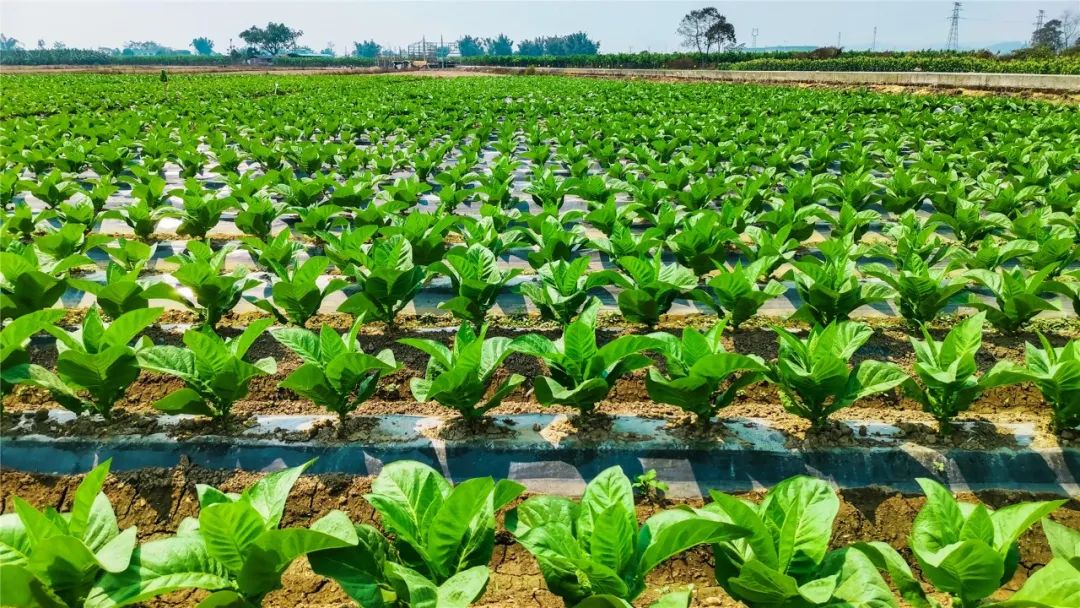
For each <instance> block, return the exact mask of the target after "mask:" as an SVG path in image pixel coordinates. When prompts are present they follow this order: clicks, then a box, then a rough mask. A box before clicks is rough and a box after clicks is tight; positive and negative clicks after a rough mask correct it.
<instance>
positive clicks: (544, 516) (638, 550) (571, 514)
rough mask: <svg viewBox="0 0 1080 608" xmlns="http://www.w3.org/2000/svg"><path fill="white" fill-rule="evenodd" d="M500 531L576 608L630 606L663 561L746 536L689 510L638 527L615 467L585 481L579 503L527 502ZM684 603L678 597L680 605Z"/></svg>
mask: <svg viewBox="0 0 1080 608" xmlns="http://www.w3.org/2000/svg"><path fill="white" fill-rule="evenodd" d="M506 529H507V530H508V531H510V533H511V534H513V535H514V537H515V538H516V539H517V541H518V542H519V543H521V544H522V545H523V546H524V547H525V548H526V549H527V550H528V551H529V553H532V555H533V557H535V558H536V560H537V561H538V562H539V563H540V572H541V574H543V576H544V582H545V583H546V584H547V588H548V591H550V592H552V593H553V594H555V595H557V596H559V597H560V598H562V600H563V601H564V602H565V603H566V605H567V606H579V607H588V606H624V605H629V602H632V601H634V600H635V599H636V598H637V597H638V596H639V595H641V593H642V592H643V591H644V590H645V577H646V575H648V573H649V572H651V571H652V570H653V569H654V568H656V567H657V566H659V565H660V564H662V563H663V562H665V561H667V560H668V559H669V558H672V557H674V556H676V555H679V554H680V553H683V552H684V551H687V550H689V549H691V548H693V547H695V546H698V545H702V544H710V543H719V542H725V541H731V540H734V539H736V538H739V537H742V536H745V535H746V534H747V533H748V532H749V531H748V530H746V529H744V528H741V527H739V526H737V525H732V524H730V523H727V522H723V521H720V519H719V518H716V517H712V516H710V514H708V513H707V512H705V511H702V510H695V509H692V508H690V507H680V508H675V509H668V510H665V511H660V512H658V513H656V514H654V515H653V516H651V517H650V518H649V519H648V520H646V521H645V523H644V525H639V524H638V521H637V511H636V509H635V507H634V490H633V488H632V486H631V484H630V480H629V479H628V478H627V477H626V475H625V474H624V473H623V472H622V470H621V469H619V468H618V467H612V468H609V469H606V470H604V471H602V472H601V473H600V474H599V475H597V476H596V477H595V478H594V479H593V480H592V481H590V482H589V484H588V485H587V486H586V487H585V494H584V495H583V496H582V497H581V501H580V502H574V501H572V500H569V499H566V498H559V497H554V496H537V497H532V498H529V499H528V500H526V501H525V502H523V503H522V504H521V505H519V506H517V507H515V508H514V509H512V510H511V511H510V512H509V513H507V516H506ZM596 596H601V597H599V598H598V597H596ZM602 596H610V597H608V598H604V597H602ZM688 599H689V598H688V597H686V596H685V595H683V594H679V596H678V600H680V601H681V602H682V603H681V605H682V606H685V605H686V601H687V600H688ZM617 600H621V602H618V601H617ZM675 600H676V598H671V600H669V601H672V602H675ZM600 602H605V603H600ZM671 605H680V604H678V603H673V604H671Z"/></svg>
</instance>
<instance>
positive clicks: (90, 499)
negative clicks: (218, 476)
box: [0, 461, 1080, 608]
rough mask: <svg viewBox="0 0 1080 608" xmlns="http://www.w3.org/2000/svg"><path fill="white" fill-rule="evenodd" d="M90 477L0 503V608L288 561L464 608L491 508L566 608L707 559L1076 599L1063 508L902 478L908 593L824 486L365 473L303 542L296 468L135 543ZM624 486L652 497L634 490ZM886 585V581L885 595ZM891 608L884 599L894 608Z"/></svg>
mask: <svg viewBox="0 0 1080 608" xmlns="http://www.w3.org/2000/svg"><path fill="white" fill-rule="evenodd" d="M109 464H110V463H109V462H108V461H106V462H105V463H104V464H102V465H100V466H98V467H97V468H95V469H94V470H93V471H91V472H90V473H89V474H88V475H87V476H86V477H85V478H84V479H83V481H82V482H81V483H80V484H79V487H78V489H77V490H76V492H75V497H74V500H73V501H72V503H71V511H70V512H69V513H59V512H57V511H56V510H55V509H54V508H51V507H50V508H48V509H46V510H44V511H41V510H38V509H36V508H34V507H33V506H32V505H30V504H29V503H27V502H26V501H24V500H22V499H20V498H18V497H15V498H14V499H13V502H14V512H13V513H8V514H5V515H0V534H2V538H0V549H2V550H0V574H2V575H3V580H4V585H3V586H2V587H0V602H2V603H3V604H4V605H11V606H31V605H33V606H42V607H47V608H53V607H66V608H74V607H76V606H78V607H84V608H106V607H118V606H127V605H132V604H135V603H139V602H144V601H147V600H150V599H153V598H155V597H158V596H162V595H166V594H169V593H172V592H175V591H181V590H203V591H204V592H206V593H208V595H205V596H204V599H203V600H202V601H201V602H200V604H199V605H200V606H205V607H209V606H229V607H236V608H239V607H245V606H246V607H251V606H260V605H262V602H263V600H264V598H266V597H267V596H268V595H269V594H270V593H272V592H273V591H275V590H277V589H280V588H282V578H281V577H282V574H283V573H284V571H285V570H286V569H287V568H288V567H289V565H290V564H292V563H293V562H294V561H296V560H299V559H304V558H306V559H307V561H308V562H309V563H310V565H311V568H312V569H313V570H314V571H315V573H316V574H319V575H321V576H324V577H327V578H329V579H331V580H333V581H334V582H335V583H336V584H337V585H338V586H339V587H340V588H341V590H342V592H343V593H344V594H346V595H347V596H348V597H349V598H350V599H352V600H353V601H354V602H356V604H357V605H359V606H362V607H364V608H383V607H408V606H411V607H425V608H464V607H466V606H469V605H471V604H473V603H474V602H477V601H480V600H481V599H482V597H483V594H484V591H485V589H486V587H487V583H488V580H489V579H490V577H491V570H490V567H489V564H490V562H491V559H492V553H493V550H494V546H495V543H496V532H497V529H498V527H499V524H498V522H497V519H496V516H497V515H498V514H499V513H500V512H501V511H502V510H503V509H504V508H505V507H507V506H509V505H510V504H512V503H515V502H517V504H516V506H514V507H513V508H511V509H509V510H508V511H506V513H505V518H504V522H505V523H504V525H503V527H504V528H505V530H506V532H508V533H509V534H510V535H512V536H513V538H514V540H515V541H516V542H517V543H519V544H520V545H522V546H523V547H524V548H525V549H526V550H527V551H528V552H529V553H530V554H532V556H533V557H534V558H535V559H536V561H537V563H538V565H539V567H540V571H541V573H542V574H543V578H544V582H545V584H546V586H547V589H548V591H549V592H551V593H552V594H553V595H555V596H557V597H559V598H560V599H561V600H563V602H564V603H565V605H566V606H568V607H578V608H628V607H630V606H631V603H632V602H634V601H635V600H636V599H637V598H639V597H640V596H641V595H642V594H644V593H645V592H646V590H647V587H648V584H647V576H648V574H649V573H650V572H651V571H653V570H654V569H655V568H656V567H657V566H660V565H661V564H663V563H664V562H666V561H667V560H669V559H672V558H676V557H678V556H680V555H681V554H683V553H685V552H687V551H689V550H691V549H694V548H695V547H699V546H707V547H710V549H711V552H712V560H713V561H714V563H715V579H716V583H717V585H718V586H720V587H721V588H723V589H724V590H725V591H726V592H727V593H728V594H729V595H730V596H732V597H733V598H735V599H738V600H739V601H741V602H743V603H744V604H745V605H747V606H750V607H753V608H756V607H779V606H871V605H872V606H883V607H893V608H899V606H900V605H901V603H900V599H899V598H900V597H902V598H903V601H904V602H905V604H904V605H907V606H914V607H916V608H924V607H926V608H929V607H936V606H940V605H941V604H940V603H939V601H938V600H937V599H936V596H935V594H934V592H936V593H938V594H941V595H943V596H948V597H950V598H951V599H952V605H953V606H960V607H963V608H971V607H975V606H982V607H990V606H993V607H996V608H1006V607H1021V606H1023V607H1032V606H1035V607H1042V608H1067V607H1069V606H1075V605H1076V604H1075V600H1076V599H1077V598H1078V597H1080V551H1078V548H1080V532H1077V531H1076V530H1072V529H1070V528H1068V527H1066V526H1065V525H1062V524H1059V523H1056V522H1054V521H1053V520H1051V519H1049V517H1048V516H1049V515H1050V514H1051V513H1052V512H1053V511H1054V510H1055V509H1057V508H1058V507H1060V506H1061V505H1062V504H1064V503H1065V502H1066V501H1064V500H1055V501H1045V502H1026V503H1016V504H1012V505H1008V506H1006V507H1003V508H1001V509H998V510H996V511H995V510H992V509H990V508H988V507H986V506H985V505H982V504H972V503H961V502H958V501H957V500H956V499H955V498H954V497H953V495H952V494H951V493H950V492H949V490H948V489H947V488H945V487H944V486H942V485H940V484H939V483H937V482H935V481H933V480H930V479H918V480H917V481H918V483H919V485H920V486H921V487H922V489H923V491H924V493H925V495H926V502H925V505H924V506H923V507H922V509H920V511H919V512H918V514H917V515H916V516H915V519H914V522H913V524H912V530H911V534H910V536H909V538H908V542H907V547H908V549H909V550H910V553H911V554H912V556H913V557H914V561H915V563H917V564H918V567H919V569H920V571H921V572H922V576H923V578H924V579H925V581H926V583H927V586H928V587H929V588H930V589H931V592H930V593H928V592H927V590H926V588H925V587H924V584H923V583H922V582H920V580H919V579H917V578H916V577H915V575H914V573H913V572H912V569H911V567H910V566H909V565H908V563H907V562H906V561H905V559H904V557H903V556H902V555H901V554H900V553H899V552H898V551H897V550H896V549H895V548H893V547H892V546H891V545H889V544H886V543H884V542H879V541H871V542H858V543H854V544H850V545H846V546H839V547H836V548H833V547H835V546H836V545H837V542H836V541H835V540H834V539H833V538H832V530H833V523H834V521H835V518H836V515H837V513H838V511H839V506H840V501H839V498H838V497H837V495H836V493H835V491H834V490H833V489H832V488H831V487H830V486H829V485H828V484H827V483H826V482H824V481H822V480H819V479H814V478H811V477H804V476H799V477H792V478H790V479H787V480H785V481H783V482H781V483H779V484H777V485H776V486H775V487H774V488H772V489H771V490H769V492H768V493H766V494H765V496H764V498H763V499H762V500H761V502H760V503H755V502H751V501H748V500H744V499H739V498H736V497H734V496H730V495H728V494H724V493H721V492H717V491H713V492H710V498H711V501H710V502H708V503H707V504H706V505H705V506H704V507H702V508H694V507H690V506H677V507H673V508H668V509H663V510H658V511H656V512H655V513H654V514H653V515H651V516H650V517H649V518H648V519H647V520H646V521H645V522H644V523H639V521H638V516H637V509H636V506H635V496H634V485H635V484H631V481H630V480H629V479H628V478H627V477H626V475H625V474H624V473H623V472H622V471H621V470H620V469H619V468H618V467H613V468H611V469H607V470H605V471H603V472H602V473H600V474H599V475H597V477H596V478H595V479H594V480H592V481H591V482H590V483H589V484H588V486H587V487H586V488H585V492H584V495H583V496H582V497H581V499H580V500H571V499H567V498H562V497H557V496H543V495H540V496H531V497H529V498H527V499H525V500H523V501H518V497H519V496H520V495H521V494H522V492H523V491H524V487H523V486H521V485H519V484H517V483H515V482H513V481H508V480H501V481H498V482H495V481H493V480H492V479H491V478H490V477H487V478H474V479H468V480H465V481H462V482H461V483H459V484H457V485H453V484H451V483H450V482H449V481H447V480H446V479H444V478H443V477H442V476H441V475H440V474H439V473H438V472H437V471H435V470H434V469H432V468H430V467H428V466H426V465H423V464H420V463H417V462H411V461H399V462H394V463H390V464H388V465H386V466H385V467H383V469H382V471H381V472H380V473H379V476H378V477H377V478H376V479H375V481H374V483H373V484H372V486H371V492H370V493H369V494H367V495H365V497H364V498H365V500H366V501H367V502H368V503H369V504H370V505H371V506H372V507H373V508H374V510H375V511H376V513H377V514H378V520H379V524H380V527H379V528H376V527H374V526H372V525H369V524H357V523H354V522H352V521H350V520H349V517H348V516H347V515H346V514H345V513H344V512H342V511H337V510H334V511H330V512H329V513H327V514H325V515H323V516H322V517H320V518H318V519H317V520H315V521H314V522H313V523H312V524H311V525H310V526H309V527H306V528H305V527H283V526H282V518H283V515H284V512H285V506H286V502H287V500H288V495H289V492H290V490H291V488H292V486H293V484H295V483H296V481H297V479H298V478H299V477H300V475H301V473H302V472H303V471H304V469H306V468H307V467H308V466H310V465H311V462H309V463H307V464H304V465H301V466H299V467H294V468H290V469H285V470H283V471H280V472H277V473H272V474H270V475H267V476H266V477H264V478H263V479H261V480H259V481H257V482H255V483H254V484H253V485H252V486H250V487H249V488H247V489H245V490H244V491H243V492H241V493H239V494H233V493H225V492H222V491H220V490H218V489H215V488H213V487H211V486H206V485H198V486H196V490H197V493H198V499H199V512H198V515H197V516H196V517H187V518H185V519H184V520H183V521H182V522H181V523H180V525H179V527H178V529H177V532H176V535H175V536H168V537H165V538H158V539H155V540H151V541H146V542H141V543H140V542H139V541H138V531H137V530H136V528H135V527H130V528H127V529H125V530H123V531H120V529H119V527H118V525H117V517H116V515H115V513H114V511H113V508H112V505H111V504H110V502H109V499H108V498H107V497H106V495H105V494H104V493H103V492H102V491H101V490H102V487H103V486H104V484H105V481H106V476H107V474H108V470H109ZM637 485H638V486H639V487H645V488H655V487H656V486H657V485H660V483H659V482H656V481H655V480H654V479H651V480H650V478H648V477H647V476H642V478H640V479H639V482H638V484H637ZM1036 524H1041V528H1042V530H1043V533H1044V534H1045V536H1046V540H1047V542H1048V543H1049V546H1050V550H1051V552H1052V554H1053V559H1051V560H1050V561H1049V563H1047V564H1046V565H1044V566H1042V567H1041V568H1040V569H1039V570H1037V571H1036V572H1035V573H1034V574H1032V575H1031V576H1030V577H1028V579H1027V580H1026V581H1025V583H1024V584H1023V586H1022V587H1021V588H1020V590H1019V591H1017V592H1015V593H1013V594H1012V596H1011V597H1010V598H1009V599H1006V600H1003V601H995V600H991V599H989V598H990V597H991V596H994V595H997V594H999V593H1000V589H1001V588H1002V587H1003V586H1004V585H1006V584H1007V583H1008V582H1009V581H1010V580H1011V579H1012V578H1013V575H1014V573H1015V572H1016V569H1017V565H1018V563H1019V560H1020V545H1019V543H1018V541H1019V539H1020V536H1021V535H1022V534H1024V533H1025V532H1026V531H1028V530H1029V529H1030V528H1032V527H1034V526H1035V525H1036ZM887 579H888V580H890V581H891V582H892V586H890V585H889V583H888V582H887ZM898 596H899V597H898ZM691 601H692V589H691V590H679V591H669V592H667V593H666V594H664V595H661V596H660V598H659V599H658V600H656V601H655V602H653V603H652V604H650V606H651V607H652V608H688V607H689V606H690V604H691Z"/></svg>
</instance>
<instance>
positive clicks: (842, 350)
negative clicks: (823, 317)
mask: <svg viewBox="0 0 1080 608" xmlns="http://www.w3.org/2000/svg"><path fill="white" fill-rule="evenodd" d="M773 331H775V332H776V334H777V337H778V338H779V339H780V349H779V353H778V356H777V359H776V361H774V362H772V363H771V364H770V365H769V370H768V371H767V372H766V373H765V378H766V379H767V380H769V382H772V383H773V384H775V385H776V386H777V388H778V389H779V390H780V404H781V405H782V406H783V407H784V409H785V410H787V411H788V412H790V413H792V414H794V415H796V416H799V417H800V418H805V419H807V420H809V421H810V423H811V424H812V425H813V427H814V428H821V427H823V426H825V423H826V422H827V420H828V417H829V416H830V415H831V414H833V413H835V412H837V411H839V410H841V409H843V408H845V407H848V406H850V405H851V404H853V403H855V401H857V400H859V399H862V398H864V397H868V396H870V395H874V394H877V393H882V392H885V391H887V390H890V389H892V388H894V387H896V386H898V385H900V384H901V383H903V382H904V381H905V380H907V378H908V376H907V374H905V373H904V372H903V371H902V370H901V369H900V368H898V367H897V366H896V365H894V364H892V363H886V362H883V361H876V360H873V359H868V360H865V361H863V362H861V363H859V364H858V365H857V366H855V368H854V369H850V368H849V367H848V362H849V361H850V360H851V357H852V356H853V355H854V354H855V351H857V350H859V348H861V347H862V345H863V344H866V341H867V340H869V339H870V337H871V336H872V335H873V334H874V332H873V330H871V329H870V328H869V327H867V326H866V325H864V324H862V323H856V322H854V321H841V322H836V323H830V324H829V325H826V326H824V327H822V326H817V327H814V328H813V329H811V330H810V333H809V335H808V336H807V337H806V338H799V337H798V336H796V335H795V334H793V333H791V332H789V331H787V330H785V329H782V328H780V327H774V328H773Z"/></svg>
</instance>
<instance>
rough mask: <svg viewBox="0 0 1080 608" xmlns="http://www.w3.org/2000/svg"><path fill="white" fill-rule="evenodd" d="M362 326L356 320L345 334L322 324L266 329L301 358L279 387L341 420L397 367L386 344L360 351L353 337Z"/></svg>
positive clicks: (359, 404)
mask: <svg viewBox="0 0 1080 608" xmlns="http://www.w3.org/2000/svg"><path fill="white" fill-rule="evenodd" d="M362 326H363V323H362V322H360V321H358V322H356V323H354V324H353V326H352V329H350V330H349V331H348V332H347V333H346V334H345V335H340V334H338V332H337V331H335V330H334V329H332V328H331V327H328V326H326V325H323V326H322V329H321V330H320V331H319V333H318V334H316V333H315V332H312V331H308V330H306V329H304V328H302V327H281V328H277V329H272V330H270V334H271V335H272V336H274V339H276V340H277V341H278V342H280V343H282V344H284V345H285V346H287V347H288V348H289V350H291V351H293V352H294V353H296V354H297V355H298V356H299V357H300V359H301V360H302V361H303V362H304V363H303V365H301V366H300V367H298V368H296V369H295V370H293V371H292V372H291V373H290V374H289V375H288V376H287V377H286V378H285V379H284V380H283V381H282V382H281V387H282V388H287V389H289V390H291V391H293V392H295V393H296V394H298V395H300V396H302V397H306V398H307V399H310V400H311V401H312V402H313V403H315V404H316V405H320V406H322V407H325V408H326V409H328V410H330V411H331V412H334V413H335V414H337V415H338V419H339V420H340V421H342V422H344V420H345V417H346V416H347V415H348V414H349V413H350V412H353V411H355V410H356V409H357V408H358V407H360V406H361V405H362V404H363V403H364V402H365V401H367V400H368V399H370V398H371V396H372V395H374V394H375V390H376V389H377V388H378V385H379V380H380V379H381V378H383V377H385V376H386V375H388V374H392V373H394V372H395V371H397V370H398V369H400V366H399V365H398V364H397V362H396V361H395V360H394V353H393V352H392V351H391V350H390V349H388V348H386V349H383V350H381V351H379V352H378V353H377V354H375V355H369V354H367V353H365V352H364V350H363V348H361V346H360V343H359V341H358V340H357V335H358V334H359V333H360V328H361V327H362Z"/></svg>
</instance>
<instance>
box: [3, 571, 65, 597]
mask: <svg viewBox="0 0 1080 608" xmlns="http://www.w3.org/2000/svg"><path fill="white" fill-rule="evenodd" d="M0 605H4V606H37V607H40V608H68V604H67V602H65V601H64V600H62V599H61V598H60V596H58V595H56V594H55V593H53V591H52V590H51V589H50V588H49V585H47V584H45V583H44V582H42V581H41V579H39V578H37V577H36V576H34V575H33V573H31V572H30V571H29V570H27V569H26V568H24V567H23V566H19V565H15V564H6V563H5V564H0Z"/></svg>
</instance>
